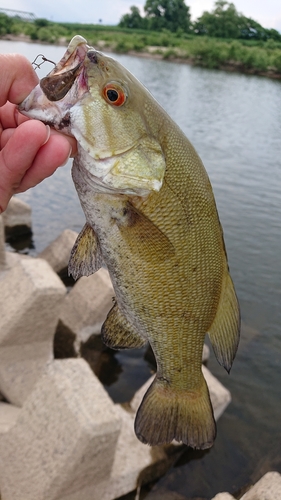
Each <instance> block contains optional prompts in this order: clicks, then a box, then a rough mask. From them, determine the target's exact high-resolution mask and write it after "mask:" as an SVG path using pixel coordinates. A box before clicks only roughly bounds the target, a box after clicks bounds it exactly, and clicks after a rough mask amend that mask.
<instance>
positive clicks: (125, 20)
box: [119, 5, 146, 29]
mask: <svg viewBox="0 0 281 500" xmlns="http://www.w3.org/2000/svg"><path fill="white" fill-rule="evenodd" d="M130 11H131V13H130V14H124V16H122V17H121V19H120V23H119V26H120V27H121V28H134V29H141V28H145V27H146V19H144V18H143V17H142V16H141V14H140V10H139V8H138V7H136V6H135V5H132V7H130Z"/></svg>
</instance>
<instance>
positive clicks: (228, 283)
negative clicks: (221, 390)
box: [208, 273, 240, 372]
mask: <svg viewBox="0 0 281 500" xmlns="http://www.w3.org/2000/svg"><path fill="white" fill-rule="evenodd" d="M208 334H209V338H210V341H211V343H212V347H213V349H214V353H215V355H216V358H217V360H218V362H219V363H220V365H222V366H223V367H224V368H225V369H226V370H227V371H228V372H229V371H230V369H231V366H232V363H233V359H234V358H235V354H236V351H237V348H238V343H239V336H240V310H239V304H238V300H237V297H236V293H235V290H234V286H233V283H232V279H231V277H230V275H229V274H228V273H227V275H226V276H225V279H224V281H223V286H222V292H221V298H220V301H219V305H218V309H217V313H216V316H215V319H214V321H213V323H212V325H211V327H210V328H209V331H208Z"/></svg>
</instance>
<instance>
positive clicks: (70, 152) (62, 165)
mask: <svg viewBox="0 0 281 500" xmlns="http://www.w3.org/2000/svg"><path fill="white" fill-rule="evenodd" d="M71 154H72V147H71V146H70V150H69V153H68V156H67V158H66V160H65V162H64V163H62V164H61V167H64V165H66V164H67V162H68V160H69V158H70V157H71Z"/></svg>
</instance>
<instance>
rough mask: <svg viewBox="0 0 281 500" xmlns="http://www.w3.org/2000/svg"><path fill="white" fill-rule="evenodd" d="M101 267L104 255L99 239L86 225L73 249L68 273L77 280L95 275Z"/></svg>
mask: <svg viewBox="0 0 281 500" xmlns="http://www.w3.org/2000/svg"><path fill="white" fill-rule="evenodd" d="M101 266H102V255H101V249H100V245H99V242H98V239H97V237H96V235H95V233H94V230H93V228H92V227H91V226H90V225H89V224H88V223H86V224H85V226H84V227H83V229H82V231H81V232H80V233H79V235H78V237H77V240H76V242H75V244H74V247H73V248H72V251H71V255H70V259H69V263H68V273H69V275H70V274H72V276H73V278H74V279H75V280H76V279H78V278H80V277H81V276H90V274H94V273H95V272H96V271H98V270H99V269H100V268H101Z"/></svg>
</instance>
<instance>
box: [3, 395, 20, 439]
mask: <svg viewBox="0 0 281 500" xmlns="http://www.w3.org/2000/svg"><path fill="white" fill-rule="evenodd" d="M19 415H20V408H18V407H17V406H14V405H10V404H8V403H3V402H2V401H1V402H0V435H1V434H3V433H5V432H8V431H9V430H10V429H11V428H12V427H13V426H14V425H15V423H16V421H17V419H18V417H19Z"/></svg>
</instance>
